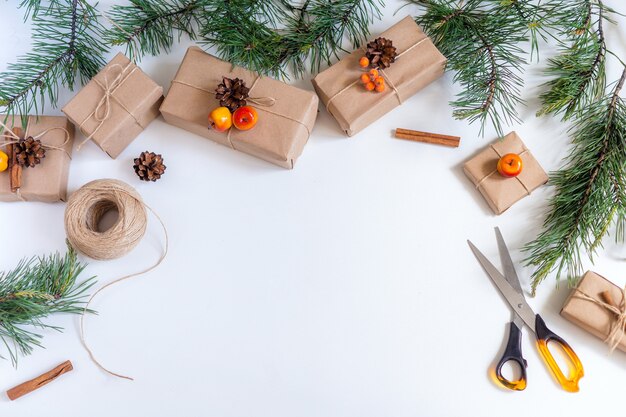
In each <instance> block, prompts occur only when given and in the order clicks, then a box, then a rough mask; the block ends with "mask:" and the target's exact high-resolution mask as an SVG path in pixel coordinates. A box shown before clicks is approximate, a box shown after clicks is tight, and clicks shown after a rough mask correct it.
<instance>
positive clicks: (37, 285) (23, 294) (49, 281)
mask: <svg viewBox="0 0 626 417" xmlns="http://www.w3.org/2000/svg"><path fill="white" fill-rule="evenodd" d="M84 268H85V266H84V265H83V264H81V263H80V262H78V261H77V258H76V252H75V251H74V250H73V249H72V248H71V247H69V246H68V252H67V254H66V255H64V256H61V255H60V254H58V253H57V254H54V255H50V256H47V257H40V258H31V259H27V260H26V259H24V260H21V261H20V262H19V263H18V265H17V266H16V267H15V269H13V270H11V271H9V272H5V273H0V340H2V342H3V344H4V345H5V347H6V349H7V351H8V354H9V356H10V358H11V362H12V363H13V364H14V365H16V364H17V358H18V353H22V354H23V355H28V354H29V353H31V352H32V350H33V348H34V347H41V338H42V335H41V334H39V333H37V332H35V331H33V330H32V329H31V328H32V327H39V328H41V329H46V328H48V329H54V330H59V331H60V330H62V329H61V328H59V327H56V326H52V325H50V324H47V323H44V321H43V319H45V318H47V317H48V316H49V315H50V314H52V313H71V314H82V312H83V306H84V302H83V301H82V300H83V298H84V297H85V296H86V292H87V291H88V290H89V288H91V286H92V285H93V284H94V283H95V277H91V278H88V279H86V280H84V281H82V282H80V283H77V278H78V276H79V275H80V273H81V272H82V271H83V269H84ZM88 311H89V312H92V311H91V310H88ZM0 357H2V356H0Z"/></svg>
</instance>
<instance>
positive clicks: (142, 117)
mask: <svg viewBox="0 0 626 417" xmlns="http://www.w3.org/2000/svg"><path fill="white" fill-rule="evenodd" d="M162 99H163V87H161V86H160V85H157V84H156V83H155V82H154V81H152V80H151V79H150V78H149V77H148V76H147V75H146V74H145V73H144V72H143V71H142V70H141V69H140V68H139V67H138V66H136V65H135V64H134V63H132V62H131V61H130V60H129V59H128V58H127V57H125V56H124V55H123V54H121V53H118V54H117V55H116V56H115V57H114V58H113V59H112V60H111V62H109V63H108V64H107V65H106V66H105V67H104V68H103V69H102V71H100V72H99V73H98V74H96V76H95V77H93V78H92V80H91V81H90V82H89V83H88V84H87V85H86V86H84V87H83V88H82V89H81V90H80V91H79V92H78V94H76V96H74V98H73V99H72V100H70V102H69V103H67V105H65V107H63V109H62V110H63V113H65V114H66V115H67V117H68V118H69V119H70V120H71V121H72V122H73V123H74V124H75V125H76V126H77V127H78V129H79V130H80V131H81V132H82V133H83V134H84V135H85V136H86V137H87V139H86V140H85V142H86V141H87V140H93V141H94V142H95V143H96V144H97V145H98V146H99V147H100V148H101V149H102V150H103V151H104V152H106V153H107V154H108V155H109V156H110V157H111V158H114V159H115V158H117V157H118V156H119V154H120V153H122V151H123V150H124V149H125V148H126V147H127V146H128V145H129V144H130V143H131V142H132V141H133V139H135V138H136V137H137V135H139V134H140V133H141V132H142V131H143V130H144V129H145V128H146V126H148V124H149V123H150V122H151V121H153V120H154V119H155V118H156V117H158V115H159V106H160V105H161V101H162ZM83 143H84V142H83ZM81 145H82V144H81Z"/></svg>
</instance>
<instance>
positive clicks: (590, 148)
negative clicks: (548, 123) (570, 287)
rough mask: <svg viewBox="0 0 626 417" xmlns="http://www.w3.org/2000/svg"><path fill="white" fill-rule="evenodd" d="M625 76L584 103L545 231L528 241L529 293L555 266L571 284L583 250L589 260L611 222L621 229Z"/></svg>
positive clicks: (555, 181)
mask: <svg viewBox="0 0 626 417" xmlns="http://www.w3.org/2000/svg"><path fill="white" fill-rule="evenodd" d="M625 80H626V69H624V71H623V72H622V75H621V77H620V79H619V81H618V82H617V83H616V85H615V88H614V89H613V92H612V94H610V95H609V96H605V97H603V98H601V99H600V100H598V101H596V102H595V103H593V104H592V105H591V106H590V107H588V108H587V109H586V110H585V112H584V113H583V114H581V115H580V117H579V118H578V119H577V121H576V123H575V125H574V126H573V128H572V136H573V139H572V141H573V144H574V146H573V149H572V151H571V153H570V155H569V156H568V158H567V159H568V162H567V164H566V166H565V168H563V169H561V170H560V171H558V172H556V173H554V174H553V176H552V178H551V182H552V184H553V185H554V186H555V187H556V194H555V195H554V197H553V198H552V199H551V202H550V210H549V214H548V216H547V218H546V220H545V222H544V225H543V232H541V233H540V234H539V236H538V237H537V238H536V239H535V240H534V241H532V242H530V243H529V244H528V245H527V246H526V251H527V252H528V258H527V263H528V264H529V265H533V266H535V267H536V270H535V272H534V274H533V278H532V293H533V294H534V293H535V292H536V290H537V286H538V285H539V284H540V283H541V282H542V281H543V280H544V279H545V278H546V277H547V275H548V274H549V273H551V272H553V271H556V277H557V279H559V278H560V277H561V276H562V275H563V274H566V276H567V278H568V281H569V282H570V284H574V283H575V282H576V280H577V279H578V278H579V277H580V276H581V274H582V272H583V271H582V260H581V255H580V254H581V252H582V251H583V250H584V251H585V252H586V253H587V254H588V255H589V258H590V259H591V260H593V255H594V253H595V251H596V249H597V248H598V246H599V245H600V244H601V241H602V239H603V238H604V237H605V236H606V234H607V233H608V230H609V226H610V225H611V224H613V223H615V222H616V223H617V226H618V230H624V222H625V220H626V217H625V216H624V214H625V212H626V205H625V204H624V203H625V202H626V195H625V194H624V188H623V184H625V183H626V170H625V169H624V164H623V162H624V158H626V144H625V142H624V139H625V138H626V105H625V104H624V101H623V99H622V98H621V97H620V96H619V93H620V91H621V89H622V87H623V85H624V81H625ZM615 216H617V217H615ZM620 236H621V237H622V238H623V233H618V234H617V237H620Z"/></svg>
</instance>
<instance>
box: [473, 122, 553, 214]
mask: <svg viewBox="0 0 626 417" xmlns="http://www.w3.org/2000/svg"><path fill="white" fill-rule="evenodd" d="M507 153H515V154H519V156H520V157H521V158H522V172H521V173H520V174H519V175H518V176H517V177H512V178H509V177H503V176H502V175H500V174H499V173H498V171H497V169H496V167H497V165H498V160H499V159H500V157H501V156H503V155H506V154H507ZM463 170H464V171H465V175H467V177H468V178H469V179H470V180H471V181H472V183H473V184H474V186H475V187H476V188H477V189H478V190H479V191H480V193H481V194H482V195H483V197H485V200H486V201H487V204H489V207H491V209H492V210H493V212H494V213H495V214H502V213H503V212H504V211H506V210H507V209H508V208H509V207H511V206H512V205H513V204H515V203H516V202H518V201H519V200H521V199H522V198H524V197H526V196H527V195H530V193H531V192H532V191H533V190H535V189H536V188H538V187H540V186H541V185H543V184H545V183H546V182H548V175H547V174H546V172H545V171H544V170H543V168H541V165H539V162H537V160H536V159H535V157H534V156H533V154H532V153H530V151H529V150H528V148H526V145H524V142H522V140H521V139H520V137H519V136H518V135H517V133H515V132H511V133H509V134H508V135H506V136H505V137H504V138H502V139H498V140H496V141H495V142H493V143H491V144H490V145H489V146H487V147H486V148H485V149H484V150H483V151H481V152H480V153H478V155H476V156H474V157H473V158H472V159H470V160H469V161H467V162H466V163H465V165H464V167H463Z"/></svg>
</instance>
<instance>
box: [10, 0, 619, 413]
mask: <svg viewBox="0 0 626 417" xmlns="http://www.w3.org/2000/svg"><path fill="white" fill-rule="evenodd" d="M16 3H18V2H17V1H3V2H1V3H0V16H2V21H3V24H2V25H0V39H1V40H2V48H0V69H4V68H5V67H6V65H7V63H9V62H14V61H15V57H16V56H17V55H21V54H23V53H25V52H27V51H28V50H29V44H30V33H29V25H28V24H24V23H23V22H22V12H21V11H17V10H16ZM111 3H113V2H112V1H102V2H101V4H100V6H99V7H100V9H101V10H107V9H108V8H109V6H110V4H111ZM387 3H388V5H387V7H386V8H385V9H384V18H383V20H382V21H377V22H375V23H374V25H373V26H372V34H373V35H372V36H374V35H377V34H378V33H380V32H381V31H382V30H384V29H385V28H386V27H388V26H390V25H391V24H393V23H395V22H397V21H398V20H400V19H401V18H402V17H403V16H404V15H405V14H406V13H415V9H413V8H406V9H402V10H401V11H400V12H399V13H398V14H396V15H394V12H395V11H396V10H397V9H398V7H399V6H400V5H401V4H402V2H395V1H387ZM606 3H608V4H609V5H614V6H618V3H619V2H618V1H616V0H615V1H607V2H606ZM622 8H623V7H622ZM620 10H621V9H620ZM621 11H622V12H626V10H621ZM617 20H618V22H620V23H622V22H623V21H624V19H623V18H621V17H619V18H617ZM606 31H607V35H608V39H609V44H610V46H611V47H612V48H613V49H614V50H616V51H618V52H619V53H621V54H622V57H623V56H626V55H625V54H624V41H623V39H624V38H623V34H620V32H619V31H618V30H617V29H616V28H615V27H614V26H609V27H607V29H606ZM620 36H621V40H620ZM189 44H190V42H188V41H186V40H185V41H183V42H182V43H181V44H180V45H176V47H175V48H174V50H173V51H172V52H171V53H169V54H163V55H162V56H160V57H158V58H152V57H150V58H145V59H144V60H143V61H142V63H141V66H142V68H143V69H144V70H145V71H146V72H147V73H148V74H149V75H150V76H151V77H153V78H154V79H155V80H156V81H157V82H158V83H159V84H161V85H163V86H164V87H165V88H166V89H167V88H168V87H169V82H170V81H171V79H172V77H173V76H174V74H175V71H176V69H177V68H178V65H179V63H180V61H181V59H182V57H183V54H184V52H185V49H186V47H187V46H188V45H189ZM112 55H113V51H112V52H111V53H110V54H109V55H108V57H111V56H112ZM546 55H548V52H547V49H546V48H543V49H542V64H540V65H539V66H538V65H533V66H532V67H530V68H529V70H528V71H527V74H526V76H525V78H526V80H527V81H528V82H527V86H526V87H525V88H524V97H525V98H526V99H527V102H528V103H527V104H528V105H527V107H524V108H522V109H521V115H522V118H523V121H524V123H523V124H521V125H519V126H515V127H514V128H515V130H517V131H518V133H519V134H520V136H521V137H522V138H523V140H524V141H525V142H526V144H527V145H528V147H529V148H530V149H531V151H532V152H533V153H534V155H535V157H536V158H537V159H538V160H539V162H540V163H541V164H542V165H543V166H544V168H545V169H546V170H548V171H551V170H554V169H557V168H558V167H559V166H560V161H561V159H562V158H563V157H564V156H565V155H566V154H567V151H568V143H569V140H568V137H567V135H566V129H567V126H566V125H565V124H562V123H560V122H558V121H557V120H555V119H552V118H542V119H537V118H535V116H534V113H535V111H536V110H537V104H538V103H537V100H536V97H537V95H538V92H539V90H538V88H537V85H538V84H539V83H540V81H542V79H541V78H539V76H538V75H539V72H540V68H541V65H543V62H545V58H546ZM618 70H619V69H618V68H611V74H612V75H611V77H609V78H610V79H614V78H615V77H616V75H618V73H617V71H618ZM307 78H308V77H307ZM294 84H296V85H298V86H300V87H302V88H305V89H312V87H311V84H310V82H309V81H308V79H305V80H299V81H295V82H294ZM457 91H458V86H455V85H452V74H447V75H446V76H445V77H443V78H442V79H440V80H438V81H437V82H435V83H433V84H432V85H430V86H429V87H427V88H426V89H425V90H423V91H422V92H421V93H419V94H417V95H416V96H414V97H412V98H411V99H409V100H407V101H406V103H405V104H404V105H403V106H402V107H400V108H397V109H396V110H394V111H393V112H391V113H390V114H388V115H386V116H385V117H383V118H381V119H380V120H378V121H377V122H376V123H374V124H373V125H371V126H370V127H369V128H368V129H366V130H365V131H363V132H362V133H360V134H359V135H357V136H356V137H353V138H346V137H344V136H343V135H342V134H341V132H340V130H339V129H338V127H337V126H336V124H335V122H334V121H333V120H332V119H331V118H330V117H329V115H328V114H327V113H326V111H325V110H323V109H321V111H320V113H319V117H318V121H317V124H316V126H315V129H314V131H313V135H312V136H311V139H310V141H309V143H308V145H307V146H306V148H305V150H304V153H303V155H302V157H301V158H300V159H299V160H298V162H297V164H296V166H295V169H294V170H293V171H289V170H284V169H282V168H277V167H275V166H273V165H271V164H268V163H266V162H263V161H261V160H258V159H255V158H253V157H250V156H247V155H244V154H241V153H237V152H235V151H232V150H230V149H228V148H226V147H222V146H220V145H217V144H215V143H213V142H211V141H209V140H206V139H203V138H200V137H196V136H194V135H193V134H191V133H187V132H185V131H183V130H180V129H178V128H175V127H173V126H169V125H167V124H166V123H164V122H163V120H162V119H158V120H156V121H155V122H154V123H152V124H151V125H150V126H149V127H148V128H147V129H146V131H145V132H144V133H143V134H142V135H141V136H140V137H139V138H137V140H135V141H134V142H133V143H132V144H131V145H130V146H129V147H128V148H127V149H126V151H125V152H124V153H123V154H122V155H121V156H120V157H119V158H118V159H117V160H111V159H109V157H108V156H106V155H105V154H104V153H103V152H101V151H100V150H99V149H98V148H97V147H96V146H95V145H93V144H89V145H87V146H85V147H84V148H83V150H82V151H81V152H79V153H76V154H75V156H74V159H73V161H72V165H71V172H70V183H69V188H70V190H71V191H73V190H76V189H77V188H78V187H80V186H81V185H82V184H84V183H86V182H88V181H90V180H93V179H97V178H106V177H111V178H119V179H121V180H124V181H126V182H128V183H129V184H131V185H133V186H134V187H136V188H137V189H138V190H139V192H140V193H141V194H142V196H143V197H144V199H145V201H146V202H147V203H148V204H149V205H150V206H152V207H153V208H154V209H155V210H156V211H157V212H158V214H159V215H160V216H161V217H162V218H163V220H164V222H165V223H166V225H167V229H168V232H169V236H170V252H169V254H168V256H167V258H166V260H165V261H164V263H163V264H162V266H161V267H159V268H158V269H157V270H156V271H154V272H153V273H150V274H148V275H145V276H142V277H139V278H136V279H134V280H132V281H130V282H127V283H124V284H120V285H118V286H115V287H113V288H111V289H110V290H107V291H105V292H104V293H103V294H102V295H101V296H100V297H99V298H97V299H96V302H95V303H94V305H93V307H94V308H95V309H97V310H98V311H99V313H100V314H99V316H97V317H96V316H92V317H89V318H88V319H87V320H86V324H87V335H88V340H89V341H90V343H91V345H92V347H93V350H94V351H95V353H96V355H97V356H98V357H99V358H100V359H101V361H102V362H103V363H104V364H106V365H107V366H108V367H110V368H112V369H113V370H115V371H119V372H121V373H125V374H129V375H132V376H133V377H135V379H136V380H135V381H134V382H129V381H125V380H120V379H116V378H113V377H111V376H109V375H107V374H105V373H103V372H101V371H100V370H98V369H97V368H96V367H95V366H94V365H93V364H92V363H91V361H90V360H89V358H88V355H87V353H86V352H85V351H84V350H83V348H82V346H81V345H80V342H79V337H78V318H77V317H76V316H67V315H57V316H53V317H50V319H49V322H50V323H52V324H54V325H60V326H63V327H64V328H65V331H64V333H56V332H54V331H45V332H44V334H45V338H44V340H43V343H44V345H45V346H46V349H37V350H35V352H34V353H33V354H32V355H31V356H29V357H21V358H20V362H19V366H18V368H17V369H14V368H13V367H12V366H11V364H10V362H8V361H2V362H0V389H2V390H6V389H8V388H10V387H12V386H14V385H16V384H18V383H20V382H22V381H24V380H27V379H30V378H32V377H34V376H36V375H39V374H40V373H42V372H44V371H46V370H48V369H50V368H52V367H54V366H56V365H57V364H58V363H60V362H62V361H64V360H66V359H70V360H71V361H72V362H73V363H74V367H75V370H74V371H73V372H72V373H70V374H67V375H65V376H63V377H62V378H60V379H59V380H57V381H55V382H54V383H52V384H50V385H48V386H46V387H45V388H43V389H41V390H39V391H37V392H35V393H33V394H30V395H29V396H27V397H23V398H21V399H19V400H17V401H15V402H9V400H8V399H7V398H6V396H4V395H3V396H1V397H0V410H1V413H2V415H6V416H33V415H43V414H45V415H49V416H65V417H69V416H85V415H90V416H111V415H116V416H130V415H141V416H143V415H146V416H148V415H150V416H173V415H176V416H197V415H206V416H224V417H231V416H232V417H235V416H238V417H244V416H255V417H256V416H258V417H261V416H267V417H270V416H271V417H278V416H284V417H294V416H303V417H305V416H307V417H308V416H311V417H312V416H316V417H319V416H324V417H334V416H361V417H365V416H372V417H374V416H394V417H395V416H398V417H399V416H418V415H424V416H450V415H460V414H463V415H479V416H481V415H495V414H498V413H502V412H505V413H506V414H507V415H510V416H527V415H528V414H529V413H535V412H537V411H540V412H541V413H542V414H547V413H549V412H553V413H558V414H560V415H602V414H607V415H608V414H609V413H612V414H614V413H619V412H620V410H621V409H622V405H621V402H620V399H621V398H623V395H624V383H623V381H624V378H625V377H626V371H625V370H624V366H625V365H626V356H625V355H624V354H623V353H621V352H616V353H615V354H613V355H612V356H609V355H608V354H607V348H606V346H605V345H604V344H603V343H602V342H601V341H600V340H598V339H595V338H593V337H592V336H590V335H588V334H586V333H585V332H584V331H582V330H580V329H579V328H577V327H575V326H573V325H572V324H570V323H569V322H567V321H565V320H564V319H562V318H561V317H560V316H559V315H558V312H559V310H560V308H561V305H562V303H563V300H564V299H565V297H566V295H567V294H568V291H569V290H568V289H567V288H566V286H565V285H561V286H560V288H557V287H556V281H555V280H554V277H552V276H551V277H550V278H549V279H548V280H547V281H546V282H545V283H544V284H543V285H541V286H540V288H539V294H538V296H537V297H536V298H534V299H531V300H530V304H531V305H532V306H533V308H534V309H535V310H536V311H537V312H540V313H541V314H542V315H543V316H544V318H545V319H546V322H547V323H548V325H549V326H550V327H551V328H552V329H553V330H554V331H556V332H557V333H558V334H560V335H561V336H563V337H564V338H565V339H566V340H568V341H569V342H570V343H571V344H572V345H573V347H574V348H575V350H576V351H577V353H578V354H579V356H580V357H581V359H582V361H583V363H584V365H585V372H586V376H585V378H584V379H583V380H582V381H581V384H580V386H581V391H580V393H578V394H569V393H565V392H564V391H562V390H561V389H560V388H559V387H558V386H557V385H556V383H555V382H554V381H553V379H552V377H551V376H550V375H549V374H548V373H547V370H546V368H545V367H544V366H543V364H542V363H541V361H540V358H539V356H538V353H537V351H536V349H535V348H534V343H532V341H531V338H530V337H529V336H530V334H529V333H528V332H527V331H526V330H525V331H524V336H525V339H524V341H523V349H524V352H525V356H526V358H527V360H528V363H529V367H528V378H529V385H528V388H527V389H526V391H525V392H521V393H517V392H509V391H503V390H501V389H499V388H498V387H496V386H495V385H494V384H493V383H492V381H491V380H490V379H489V376H488V368H489V367H490V366H491V365H492V364H493V363H494V361H495V360H496V359H497V358H498V357H499V355H500V354H501V349H502V346H503V343H504V341H505V339H506V333H507V329H508V321H509V319H510V315H509V310H508V308H507V307H506V305H505V303H504V302H503V300H502V299H501V297H500V296H499V294H498V293H497V292H496V289H495V287H494V286H493V285H492V284H491V282H490V281H489V280H488V279H487V276H486V275H485V273H484V272H483V271H482V269H481V268H480V266H479V264H478V263H477V261H476V260H475V259H474V257H473V255H472V254H471V252H470V251H469V249H468V247H467V244H466V242H465V241H466V239H468V238H470V239H472V240H473V241H474V242H475V243H476V244H477V246H478V247H479V248H481V249H482V250H483V251H484V252H485V254H487V255H488V256H489V257H491V258H493V259H494V260H496V261H497V259H498V258H497V255H498V253H497V248H496V241H495V237H494V234H493V227H494V226H496V225H499V226H500V227H501V228H502V230H503V233H504V236H505V238H506V239H507V241H508V243H509V246H510V248H511V250H512V255H513V258H514V261H517V262H521V261H522V260H523V254H522V253H520V251H519V248H521V247H522V246H523V245H524V244H525V243H526V242H528V241H530V240H532V239H533V238H534V237H535V236H536V235H537V233H538V232H539V230H540V225H541V223H542V221H543V218H544V213H545V210H546V201H547V200H546V199H547V198H548V197H549V196H550V195H551V193H552V189H551V188H549V187H543V188H541V189H539V190H537V191H535V192H534V193H533V194H532V195H531V196H530V197H528V198H525V199H524V200H522V201H520V202H519V203H517V204H516V205H515V206H514V207H512V208H511V209H510V210H509V211H507V212H506V213H505V214H503V215H501V216H498V217H496V216H494V215H493V214H492V213H491V212H490V210H489V208H488V206H487V205H486V203H485V202H484V200H483V199H482V197H481V196H480V194H479V193H478V192H477V191H476V190H475V189H473V187H472V186H471V183H470V182H469V180H467V179H466V178H465V176H464V174H463V172H462V168H461V167H462V164H463V162H464V161H466V160H467V159H468V158H469V157H470V156H471V155H473V154H475V153H476V152H477V151H479V150H480V149H481V148H483V147H484V146H485V145H486V144H487V143H488V142H489V141H491V140H494V139H495V138H496V137H495V132H494V131H493V130H492V129H491V128H487V130H486V133H485V137H484V138H483V137H480V136H479V134H478V130H479V126H478V125H471V126H468V124H467V123H466V122H463V121H456V120H454V119H453V118H452V117H451V108H450V107H449V106H448V102H449V101H450V100H451V99H453V98H454V95H455V93H456V92H457ZM71 96H72V93H71V92H65V91H64V92H63V93H62V94H61V98H60V104H61V105H63V104H64V103H65V102H66V101H67V100H68V99H69V98H70V97H71ZM46 113H47V114H60V112H59V110H55V109H50V108H48V110H47V111H46ZM395 127H406V128H413V129H419V130H426V131H433V132H440V133H448V134H456V135H460V136H462V142H461V147H460V148H458V149H449V148H444V147H438V146H431V145H426V144H420V143H413V142H408V141H400V140H396V139H393V138H392V136H391V132H392V129H393V128H395ZM78 139H79V140H80V137H79V138H78ZM144 150H150V151H155V152H157V153H162V154H163V155H164V158H165V161H166V165H167V167H168V168H167V172H166V174H165V176H164V177H163V178H162V179H161V180H160V181H159V182H157V183H142V182H140V181H139V180H138V178H137V177H136V176H135V174H134V172H133V170H132V159H133V158H134V157H135V156H136V155H138V154H139V153H140V152H141V151H144ZM64 208H65V206H64V204H40V203H12V204H6V203H3V204H1V205H0V216H1V218H2V224H3V226H2V231H3V236H4V239H3V243H2V245H1V246H0V247H1V249H2V250H0V266H1V269H3V270H7V269H10V268H12V267H13V266H14V265H15V264H16V263H17V261H18V259H20V258H22V257H27V256H33V255H36V254H46V253H49V252H52V251H55V250H60V251H62V250H64V245H65V242H64V238H65V234H64V229H63V211H64ZM162 244H163V238H162V231H161V230H160V228H159V225H158V223H157V222H156V221H154V219H152V220H151V222H150V224H149V231H148V233H147V235H146V237H145V238H144V240H143V242H142V243H141V244H140V245H139V247H137V249H135V250H134V251H133V252H132V253H130V254H129V255H127V256H125V257H123V258H121V259H118V260H114V261H108V262H97V261H91V260H89V259H86V258H85V259H84V260H85V261H88V262H89V266H88V268H87V270H86V272H85V275H84V276H85V277H87V276H90V275H98V277H99V283H100V284H104V283H106V282H109V281H111V280H113V279H115V278H116V277H119V276H120V275H123V274H127V273H130V272H133V271H136V270H140V269H143V268H144V267H145V266H148V265H151V264H152V263H153V262H154V261H155V260H156V259H157V258H158V256H159V253H160V251H161V248H162ZM625 256H626V250H625V249H624V248H623V247H620V246H615V245H614V244H613V243H612V241H607V244H606V245H605V250H603V251H602V253H601V255H600V256H599V257H598V259H597V263H596V265H595V266H594V267H593V268H594V270H595V271H597V272H599V273H601V274H603V275H605V276H607V277H609V278H610V279H612V280H613V281H614V282H615V283H616V284H618V285H623V284H624V283H625V281H626V278H625V277H624V275H623V271H624V257H625ZM518 273H519V275H520V278H521V280H522V284H523V286H524V287H525V288H528V287H529V277H530V274H531V273H532V270H531V269H529V268H523V267H521V266H520V267H518Z"/></svg>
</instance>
